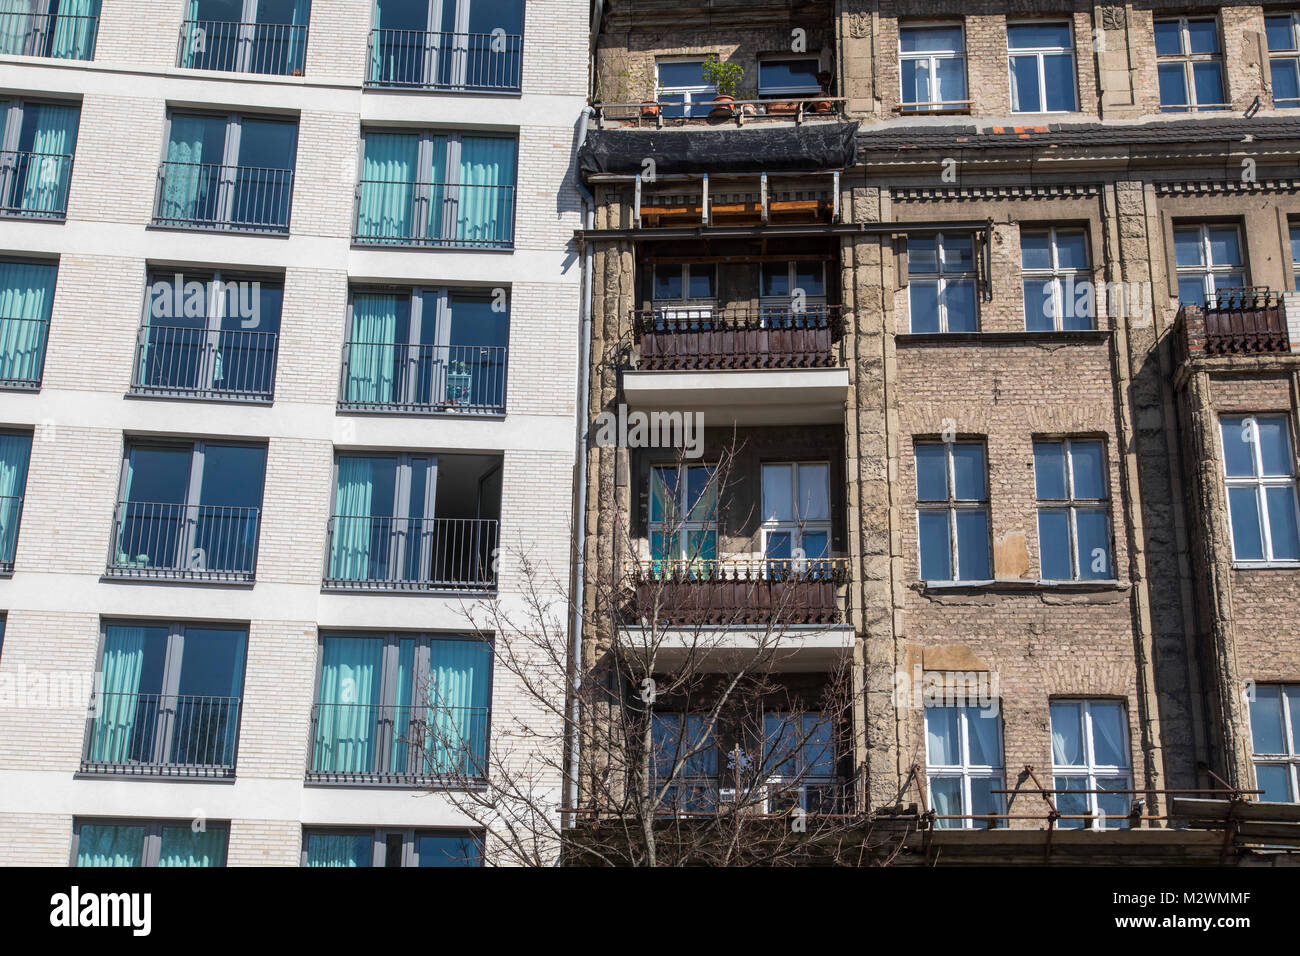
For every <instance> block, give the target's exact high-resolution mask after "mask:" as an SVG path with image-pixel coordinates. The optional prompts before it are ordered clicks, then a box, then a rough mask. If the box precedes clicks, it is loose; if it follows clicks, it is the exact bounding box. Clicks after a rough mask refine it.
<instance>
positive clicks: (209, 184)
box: [153, 162, 293, 232]
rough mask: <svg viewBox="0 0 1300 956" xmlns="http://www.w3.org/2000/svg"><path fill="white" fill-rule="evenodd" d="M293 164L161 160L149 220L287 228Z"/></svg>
mask: <svg viewBox="0 0 1300 956" xmlns="http://www.w3.org/2000/svg"><path fill="white" fill-rule="evenodd" d="M292 201H293V170H292V169H265V168H261V167H257V166H215V165H210V164H207V163H177V162H164V163H162V164H160V165H159V167H158V198H157V200H156V202H155V205H154V218H153V221H154V225H157V226H180V227H183V228H188V229H230V230H239V231H245V230H246V231H251V232H288V231H289V210H290V207H291V205H292Z"/></svg>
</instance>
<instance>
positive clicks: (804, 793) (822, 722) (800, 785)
mask: <svg viewBox="0 0 1300 956" xmlns="http://www.w3.org/2000/svg"><path fill="white" fill-rule="evenodd" d="M835 764H836V754H835V726H834V724H833V722H832V721H831V719H830V718H829V717H828V716H827V715H826V714H822V713H815V712H813V713H781V712H768V713H765V714H763V768H764V770H765V771H766V773H767V799H766V801H765V806H764V808H763V809H764V811H765V812H767V813H782V812H785V811H788V810H791V809H794V808H796V807H797V808H799V809H802V810H805V811H807V812H809V813H834V812H837V810H838V809H840V808H841V806H842V805H841V804H840V799H841V797H842V796H843V795H842V794H841V793H840V788H839V782H838V778H837V776H836V767H835Z"/></svg>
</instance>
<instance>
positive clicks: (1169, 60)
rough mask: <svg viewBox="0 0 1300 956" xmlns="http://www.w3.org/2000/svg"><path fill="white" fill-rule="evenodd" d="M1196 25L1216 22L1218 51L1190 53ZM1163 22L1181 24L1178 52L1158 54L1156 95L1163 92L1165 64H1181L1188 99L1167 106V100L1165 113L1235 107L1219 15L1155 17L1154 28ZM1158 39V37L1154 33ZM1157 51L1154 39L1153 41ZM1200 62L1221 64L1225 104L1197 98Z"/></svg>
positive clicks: (1221, 91) (1220, 84)
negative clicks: (1230, 96) (1191, 26)
mask: <svg viewBox="0 0 1300 956" xmlns="http://www.w3.org/2000/svg"><path fill="white" fill-rule="evenodd" d="M1193 21H1195V22H1212V23H1213V24H1214V39H1215V45H1216V47H1217V49H1216V50H1215V52H1213V53H1190V52H1188V51H1189V50H1190V49H1191V42H1190V40H1189V37H1190V33H1189V32H1188V24H1189V23H1192V22H1193ZM1161 23H1177V24H1178V46H1179V52H1178V53H1160V52H1158V51H1157V52H1156V54H1155V59H1156V94H1157V96H1158V95H1159V92H1160V66H1161V64H1165V65H1168V64H1174V63H1176V64H1179V65H1180V66H1181V67H1182V73H1183V90H1184V92H1185V93H1186V96H1187V102H1185V103H1172V104H1166V103H1165V102H1164V101H1163V99H1162V100H1161V102H1160V112H1162V113H1198V112H1206V113H1212V112H1223V111H1224V110H1229V109H1231V108H1232V104H1231V103H1229V102H1227V97H1228V74H1227V70H1226V69H1225V66H1226V64H1225V62H1224V57H1223V24H1222V23H1221V22H1220V19H1219V17H1218V15H1217V14H1212V15H1210V16H1203V15H1193V16H1188V15H1181V16H1169V17H1161V16H1157V17H1154V18H1153V23H1152V29H1153V30H1154V29H1155V28H1157V27H1158V26H1159V25H1160V24H1161ZM1153 37H1154V34H1153ZM1153 48H1154V39H1153ZM1196 63H1217V64H1218V65H1219V95H1221V96H1222V97H1224V102H1221V103H1204V104H1202V103H1199V102H1198V101H1197V98H1196V74H1195V67H1194V66H1193V64H1196Z"/></svg>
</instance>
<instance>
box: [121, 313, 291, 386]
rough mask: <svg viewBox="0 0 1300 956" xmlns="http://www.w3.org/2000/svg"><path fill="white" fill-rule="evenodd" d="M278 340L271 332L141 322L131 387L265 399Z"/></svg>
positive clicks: (273, 384)
mask: <svg viewBox="0 0 1300 956" xmlns="http://www.w3.org/2000/svg"><path fill="white" fill-rule="evenodd" d="M278 340H279V336H278V335H277V334H276V333H275V332H254V331H246V330H244V329H220V330H211V329H195V328H177V327H172V326H162V325H148V326H145V327H143V328H142V329H141V330H140V334H139V336H138V338H137V341H136V361H135V377H134V379H133V381H132V384H131V391H132V392H134V393H137V394H145V395H185V396H191V397H196V398H247V399H259V400H263V401H268V402H269V401H270V400H271V397H272V395H273V394H274V393H275V362H276V349H277V344H278Z"/></svg>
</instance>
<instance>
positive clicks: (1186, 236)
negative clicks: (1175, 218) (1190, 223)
mask: <svg viewBox="0 0 1300 956" xmlns="http://www.w3.org/2000/svg"><path fill="white" fill-rule="evenodd" d="M1174 263H1175V264H1176V265H1180V266H1202V265H1205V246H1204V244H1203V243H1202V242H1201V231H1200V230H1199V229H1175V230H1174Z"/></svg>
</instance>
